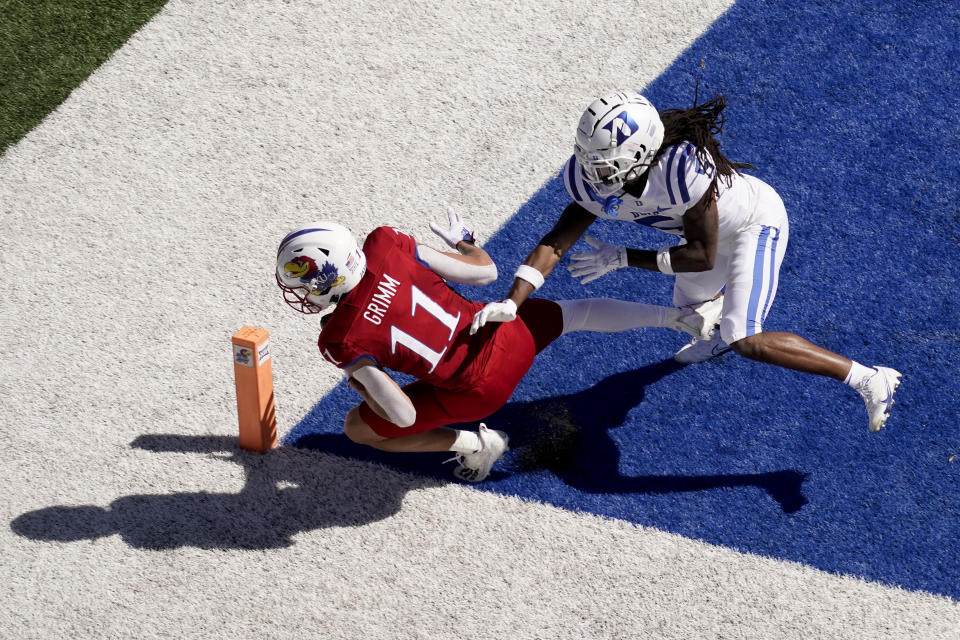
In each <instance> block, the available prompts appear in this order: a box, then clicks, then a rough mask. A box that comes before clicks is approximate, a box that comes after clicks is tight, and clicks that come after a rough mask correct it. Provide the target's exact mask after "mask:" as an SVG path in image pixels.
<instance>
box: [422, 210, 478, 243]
mask: <svg viewBox="0 0 960 640" xmlns="http://www.w3.org/2000/svg"><path fill="white" fill-rule="evenodd" d="M447 219H448V220H449V225H450V226H449V227H448V228H446V229H444V228H443V227H441V226H440V225H436V224H434V223H432V222H431V223H430V230H431V231H433V232H434V233H435V234H437V235H438V236H440V237H441V238H443V241H444V242H446V243H447V244H448V245H450V248H452V249H456V248H457V244H458V243H460V242H470V243H473V242H474V237H473V231H470V229H468V228H467V225H466V223H465V222H464V221H463V218H461V217H460V214H459V213H457V212H456V211H454V210H453V209H451V208H450V207H447Z"/></svg>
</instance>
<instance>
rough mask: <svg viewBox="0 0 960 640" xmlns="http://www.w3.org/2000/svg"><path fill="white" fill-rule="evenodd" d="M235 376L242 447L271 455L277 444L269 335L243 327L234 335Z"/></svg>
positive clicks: (255, 329)
mask: <svg viewBox="0 0 960 640" xmlns="http://www.w3.org/2000/svg"><path fill="white" fill-rule="evenodd" d="M233 376H234V379H235V380H236V383H237V419H238V420H239V421H240V446H241V447H242V448H244V449H248V450H250V451H259V452H260V453H264V452H266V451H269V450H270V449H272V448H273V447H275V446H276V444H277V416H276V414H275V413H274V410H273V369H272V368H271V362H270V334H269V333H267V332H266V331H264V330H263V329H258V328H256V327H243V328H242V329H240V330H239V331H237V332H236V333H235V334H233Z"/></svg>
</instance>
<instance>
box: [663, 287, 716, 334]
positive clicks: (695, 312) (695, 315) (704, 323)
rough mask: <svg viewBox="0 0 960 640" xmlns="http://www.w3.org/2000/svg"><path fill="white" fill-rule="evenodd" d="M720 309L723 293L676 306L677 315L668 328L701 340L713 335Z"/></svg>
mask: <svg viewBox="0 0 960 640" xmlns="http://www.w3.org/2000/svg"><path fill="white" fill-rule="evenodd" d="M722 311H723V295H719V296H717V297H716V298H714V299H713V300H707V301H706V302H701V303H699V304H688V305H685V306H683V307H677V312H678V315H677V318H676V319H675V320H674V322H673V323H672V324H671V325H670V328H671V329H673V330H675V331H682V332H684V333H689V334H690V335H692V336H693V337H694V338H700V339H701V340H703V339H706V338H709V337H711V336H712V335H713V332H714V330H715V329H716V326H717V325H718V324H720V314H721V312H722Z"/></svg>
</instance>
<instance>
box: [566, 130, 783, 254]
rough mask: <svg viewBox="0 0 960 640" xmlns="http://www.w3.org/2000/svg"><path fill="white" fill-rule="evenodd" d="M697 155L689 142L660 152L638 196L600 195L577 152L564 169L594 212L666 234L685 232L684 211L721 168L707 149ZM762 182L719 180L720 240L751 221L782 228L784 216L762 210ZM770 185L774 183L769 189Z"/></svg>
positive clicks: (573, 193)
mask: <svg viewBox="0 0 960 640" xmlns="http://www.w3.org/2000/svg"><path fill="white" fill-rule="evenodd" d="M703 155H704V158H703V159H702V160H701V158H699V157H698V155H697V152H696V147H695V146H694V145H693V144H692V143H689V142H681V143H680V144H675V145H672V146H670V147H667V149H666V150H665V151H664V152H663V153H662V154H660V157H659V158H658V159H657V163H656V164H655V165H653V166H652V167H650V169H649V170H648V176H647V184H646V186H644V188H643V193H642V195H641V196H640V197H639V198H637V197H635V196H632V195H630V194H629V193H627V192H626V191H624V190H622V189H621V190H620V191H617V192H616V193H614V194H613V195H611V196H609V197H607V198H601V197H600V196H598V195H597V194H596V193H595V192H594V191H593V189H591V188H590V187H589V186H588V185H587V183H586V182H585V181H584V179H583V173H582V171H581V169H580V164H579V163H578V162H577V159H576V156H570V159H569V160H567V164H566V165H565V166H564V167H563V184H564V186H566V188H567V193H569V194H570V197H571V198H573V199H574V200H575V201H576V202H577V203H578V204H579V205H580V206H582V207H583V208H584V209H586V210H587V211H589V212H590V213H592V214H594V215H596V216H598V217H600V218H607V219H609V220H626V221H628V222H638V223H640V224H643V225H646V226H648V227H653V228H654V229H659V230H660V231H664V232H666V233H671V234H673V235H677V236H683V220H682V218H683V214H684V213H686V211H687V210H688V209H690V208H691V207H693V206H694V205H695V204H697V202H699V201H700V198H702V197H703V194H705V193H706V192H707V189H709V188H710V185H711V184H712V183H713V178H714V175H715V174H716V168H715V165H714V164H713V157H712V156H711V155H710V152H709V151H707V150H704V151H703ZM761 185H763V187H766V185H765V184H764V183H763V182H762V181H760V180H758V179H757V178H754V177H753V176H748V175H742V174H734V175H733V176H732V177H731V179H730V186H727V183H726V180H725V179H721V180H719V181H718V187H719V192H720V195H719V197H718V198H717V211H718V217H719V238H720V239H721V240H723V239H726V238H729V237H731V236H733V235H734V234H735V233H736V232H737V231H739V230H742V229H745V228H746V227H748V226H749V225H751V224H754V223H760V224H767V225H771V226H777V225H778V224H780V223H781V221H780V216H779V215H778V214H777V213H775V212H771V214H772V215H769V216H768V215H765V213H767V212H765V211H763V210H758V206H757V205H758V204H759V200H760V198H759V192H760V191H761V190H762V187H761ZM767 188H768V189H769V187H767Z"/></svg>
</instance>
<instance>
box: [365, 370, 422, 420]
mask: <svg viewBox="0 0 960 640" xmlns="http://www.w3.org/2000/svg"><path fill="white" fill-rule="evenodd" d="M353 377H354V378H356V379H357V382H359V383H360V384H362V385H363V386H364V388H365V389H366V390H367V393H369V394H370V397H371V398H373V399H374V401H376V403H377V404H379V405H380V408H382V409H383V410H384V411H385V412H386V414H387V417H388V418H389V419H390V422H392V423H393V424H395V425H397V426H398V427H409V426H410V425H412V424H413V423H414V422H416V420H417V410H416V409H415V408H414V406H413V403H412V402H410V398H408V397H407V394H405V393H404V392H403V391H402V390H401V389H400V387H398V386H397V383H396V382H394V381H393V378H391V377H390V376H389V375H387V374H386V373H385V372H383V371H381V370H380V369H378V368H377V367H373V366H366V367H360V368H359V369H357V370H356V371H354V372H353Z"/></svg>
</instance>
